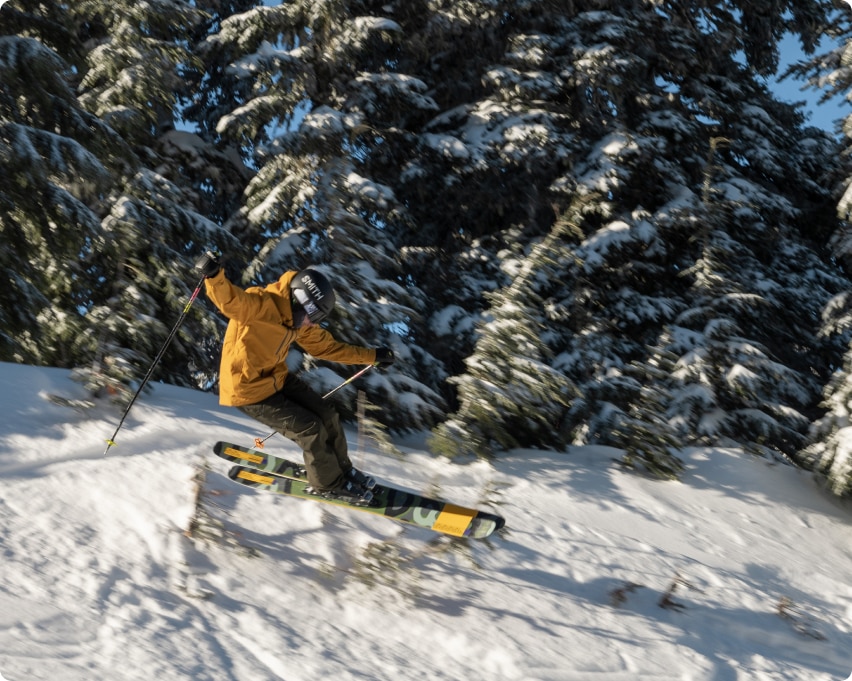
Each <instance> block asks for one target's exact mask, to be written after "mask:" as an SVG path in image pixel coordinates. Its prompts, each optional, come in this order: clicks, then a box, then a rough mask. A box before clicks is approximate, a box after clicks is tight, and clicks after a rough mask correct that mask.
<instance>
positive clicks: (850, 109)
mask: <svg viewBox="0 0 852 681" xmlns="http://www.w3.org/2000/svg"><path fill="white" fill-rule="evenodd" d="M827 49H828V48H825V49H820V50H818V53H821V52H823V51H827ZM805 58H806V55H805V54H804V53H803V52H802V50H801V47H800V46H799V44H798V42H797V41H796V40H794V39H792V38H788V39H786V40H785V41H783V42H782V47H781V61H782V64H783V65H784V66H785V67H786V65H788V64H792V63H795V62H797V61H801V60H803V59H805ZM802 86H803V83H802V81H799V80H793V79H792V78H788V79H787V80H785V81H783V82H781V83H776V84H774V89H775V91H776V92H777V93H778V95H779V98H780V99H782V100H783V101H787V102H805V110H806V112H807V113H809V114H810V118H809V120H808V122H809V123H810V124H811V125H815V126H817V127H819V128H822V129H824V130H827V131H828V132H831V133H833V132H834V131H835V122H836V121H837V120H838V119H842V118H846V117H847V116H848V115H850V114H852V104H850V103H849V102H848V101H846V98H845V97H844V96H842V95H841V96H838V97H834V98H832V99H830V100H829V101H827V102H824V103H822V104H820V103H819V98H820V95H821V92H818V91H816V90H812V89H805V90H802V89H801V88H802Z"/></svg>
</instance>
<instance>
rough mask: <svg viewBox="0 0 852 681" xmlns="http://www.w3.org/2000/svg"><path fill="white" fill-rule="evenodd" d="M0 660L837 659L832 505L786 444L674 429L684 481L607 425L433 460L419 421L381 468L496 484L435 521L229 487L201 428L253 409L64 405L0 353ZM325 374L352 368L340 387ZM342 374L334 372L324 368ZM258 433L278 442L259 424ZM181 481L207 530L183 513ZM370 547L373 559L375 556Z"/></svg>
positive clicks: (701, 670)
mask: <svg viewBox="0 0 852 681" xmlns="http://www.w3.org/2000/svg"><path fill="white" fill-rule="evenodd" d="M0 375H2V379H3V385H4V390H3V393H2V395H0V407H2V413H3V414H4V419H3V421H2V426H1V427H2V445H0V490H1V491H0V551H2V557H3V561H2V567H1V568H0V675H2V677H3V678H4V679H6V680H8V681H25V680H26V681H29V680H33V679H51V680H53V679H62V680H63V681H65V680H67V681H76V680H78V679H79V680H83V679H86V680H87V681H88V680H90V679H117V680H125V679H126V680H135V679H140V680H141V679H145V680H146V681H148V680H150V679H157V680H158V681H175V680H178V679H181V680H184V679H193V680H202V681H203V680H208V679H209V680H213V679H215V680H216V681H222V680H226V679H234V680H238V681H242V680H245V681H258V680H261V681H263V680H267V679H268V680H274V679H287V680H288V681H298V680H301V679H305V680H308V679H319V678H335V679H341V680H344V679H366V680H371V679H376V680H384V679H388V678H402V677H406V678H409V677H410V678H418V679H430V680H431V679H437V680H443V679H447V680H449V679H466V680H471V681H474V680H478V679H482V680H486V679H487V680H488V681H493V680H495V679H501V680H503V679H506V680H518V681H521V680H524V681H531V680H540V681H562V680H570V681H600V680H603V679H606V680H607V681H627V680H630V681H636V680H639V681H642V680H645V679H665V680H675V679H677V680H679V681H685V680H689V681H702V680H708V681H709V680H711V679H712V680H719V679H725V680H731V681H746V680H749V681H753V680H758V681H770V680H771V681H775V680H778V681H781V680H782V679H783V680H785V681H791V680H792V681H796V680H802V681H805V680H807V681H829V680H832V681H834V680H836V681H840V680H841V679H847V678H848V677H849V676H850V671H852V550H850V540H849V537H850V530H852V513H850V511H852V508H850V504H849V503H847V502H843V501H839V500H837V499H835V498H832V497H830V496H829V495H827V494H825V493H824V492H823V491H821V490H820V489H819V488H818V487H817V486H816V485H815V483H813V482H812V480H811V478H810V476H808V475H807V474H806V473H803V472H801V471H798V470H796V469H794V468H792V467H787V466H783V465H779V464H774V463H771V462H768V461H765V460H762V459H757V458H752V457H749V456H746V455H744V454H743V453H742V452H741V451H737V450H724V449H701V448H696V449H693V450H690V451H687V452H685V453H684V454H683V459H684V461H685V464H686V473H685V474H684V477H683V480H682V482H660V481H655V480H652V479H648V478H645V477H641V476H637V475H635V474H631V473H627V472H624V471H622V470H621V469H620V468H619V467H617V466H614V465H612V459H613V458H617V457H618V456H619V452H618V451H616V450H610V449H606V448H602V447H578V448H572V449H571V450H570V451H568V452H562V453H561V452H552V451H531V450H523V451H513V452H510V453H507V454H505V455H503V456H500V457H498V458H497V459H496V460H495V461H494V462H492V463H488V462H485V461H476V462H467V463H451V462H448V461H447V460H443V459H436V458H434V457H432V456H431V455H429V454H427V453H426V452H425V449H424V445H423V442H424V436H423V435H422V434H417V435H411V436H408V437H407V438H405V439H399V438H397V439H396V444H397V445H398V447H399V449H400V450H401V451H403V452H404V456H403V457H402V458H396V457H394V456H391V455H385V454H382V453H380V452H379V451H378V450H377V449H373V448H371V447H369V446H368V445H366V444H365V445H363V446H359V445H358V440H359V438H358V436H357V434H356V433H355V431H354V430H353V431H352V432H351V433H350V446H351V449H352V453H353V458H354V459H355V461H356V465H360V466H361V467H362V468H364V469H365V470H368V471H369V472H371V473H373V474H375V475H376V476H378V477H379V478H380V479H385V480H388V481H392V482H395V483H397V484H399V485H402V486H405V487H408V488H415V489H421V490H423V491H429V492H431V493H433V494H440V495H441V496H443V497H445V498H448V499H450V500H452V501H454V502H456V503H459V504H471V505H476V506H477V507H483V508H493V509H495V510H497V511H498V512H499V513H501V514H502V515H504V516H505V517H506V519H507V529H506V530H505V532H504V533H501V534H500V535H498V536H496V537H493V538H492V539H489V540H485V541H465V540H455V539H451V538H447V537H443V536H441V535H437V534H435V533H432V532H429V531H427V530H422V529H418V528H410V527H404V526H402V525H398V524H396V523H394V522H393V521H390V520H386V519H382V518H374V517H372V516H369V515H367V514H364V513H358V512H356V511H349V510H345V509H337V508H334V507H330V506H328V505H325V504H320V503H314V502H308V501H301V500H294V499H287V498H284V497H279V496H275V495H271V494H265V493H260V492H256V491H254V490H251V489H247V488H244V487H239V486H237V485H235V484H233V483H231V482H230V481H229V480H228V479H227V478H225V477H224V475H223V472H224V471H225V470H226V469H227V464H226V463H225V462H223V461H221V460H220V459H218V458H216V457H215V456H213V455H212V453H211V452H210V447H211V445H212V444H213V442H214V441H215V440H217V439H229V440H233V441H237V442H242V443H245V444H251V442H252V441H253V439H254V437H256V436H265V435H266V434H267V432H266V431H265V428H264V427H261V426H259V425H257V424H255V423H254V422H253V421H251V420H250V419H248V418H247V417H245V416H243V415H242V414H241V413H240V412H239V411H237V410H235V409H228V408H224V407H220V406H219V405H218V404H217V401H216V398H215V396H213V395H209V394H205V393H201V392H198V391H193V390H189V389H185V388H176V387H173V386H167V385H155V386H154V387H153V390H152V391H151V392H150V393H146V394H144V395H142V396H141V397H140V399H139V400H138V401H137V403H136V405H135V406H134V407H133V409H132V410H131V412H130V414H129V416H128V418H127V420H126V422H125V424H124V426H123V429H122V430H121V431H120V432H119V434H118V437H117V438H116V441H117V443H118V444H117V446H115V447H112V448H111V449H110V450H109V454H108V455H107V456H104V455H103V452H104V447H105V442H104V441H105V439H106V438H107V437H109V436H110V435H111V434H112V432H113V431H114V429H115V426H116V424H117V422H118V419H119V417H120V413H118V412H116V411H115V407H110V406H108V405H107V404H102V403H101V402H100V401H99V400H95V402H96V406H94V407H92V408H90V409H87V410H81V411H75V410H74V409H71V408H68V407H62V406H58V405H56V404H54V403H52V402H49V401H48V400H47V399H45V397H46V396H47V395H48V394H60V395H65V396H67V397H82V396H83V394H82V392H81V388H80V387H79V386H78V385H77V384H75V383H73V382H72V381H71V380H70V379H69V372H67V371H64V370H60V369H45V368H33V367H27V366H22V365H14V364H0ZM345 390H348V388H347V389H345ZM346 394H348V395H349V397H350V398H353V399H354V393H353V392H350V393H346ZM266 446H267V448H268V449H269V450H270V451H274V452H278V453H281V454H284V455H289V456H293V457H297V456H298V452H296V451H295V450H294V448H293V446H292V445H291V444H290V443H289V442H286V441H284V440H283V439H282V438H280V436H276V437H274V438H272V439H270V440H269V441H268V442H267V445H266ZM201 465H207V466H209V468H210V469H211V470H210V471H208V472H207V474H206V481H204V482H203V483H202V485H201V488H200V489H201V496H200V498H201V499H202V504H203V508H204V509H205V510H206V512H207V513H208V514H209V517H210V518H212V519H214V520H215V521H218V523H220V526H219V530H218V533H217V532H215V531H211V528H212V530H215V528H216V527H217V526H216V525H215V523H213V522H212V521H207V524H206V525H205V527H207V528H208V532H207V534H206V535H205V536H207V537H208V538H207V539H204V538H202V537H201V536H198V538H196V539H195V540H191V539H189V538H188V537H187V536H185V534H184V530H186V528H187V527H188V523H189V519H190V517H191V515H192V513H193V507H194V499H195V496H194V495H195V484H196V483H195V482H194V481H193V476H194V475H196V473H197V469H198V467H199V466H201ZM379 566H384V567H385V570H384V571H379V569H378V568H379Z"/></svg>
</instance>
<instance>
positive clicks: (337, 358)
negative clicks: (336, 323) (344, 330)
mask: <svg viewBox="0 0 852 681" xmlns="http://www.w3.org/2000/svg"><path fill="white" fill-rule="evenodd" d="M296 342H297V343H298V344H299V346H300V347H301V348H302V349H303V350H305V351H306V352H308V353H310V354H311V355H312V356H314V357H316V358H317V359H327V360H329V361H331V362H340V363H341V364H375V363H376V353H377V351H376V349H374V348H364V347H361V346H359V345H350V344H348V343H341V342H340V341H338V340H335V338H334V336H332V335H331V334H330V333H329V332H328V331H326V330H325V329H323V328H322V327H320V326H311V327H308V328H304V329H301V330H300V331H299V335H298V336H297V338H296Z"/></svg>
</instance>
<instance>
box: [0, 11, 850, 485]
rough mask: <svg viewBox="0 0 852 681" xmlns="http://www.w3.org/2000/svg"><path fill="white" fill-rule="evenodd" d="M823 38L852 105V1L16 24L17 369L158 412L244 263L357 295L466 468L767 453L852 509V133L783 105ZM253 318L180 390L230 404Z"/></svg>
mask: <svg viewBox="0 0 852 681" xmlns="http://www.w3.org/2000/svg"><path fill="white" fill-rule="evenodd" d="M791 36H792V37H793V38H795V40H796V41H797V42H798V43H799V44H800V45H801V48H802V50H803V53H804V54H805V55H807V58H806V59H805V60H804V61H801V62H798V63H796V64H795V65H794V66H793V67H792V68H791V69H790V70H789V73H788V77H790V78H798V79H800V80H801V81H802V82H803V83H806V84H808V85H809V87H811V88H814V89H816V90H818V91H820V92H823V93H825V96H826V97H828V96H836V95H838V94H840V95H844V94H845V93H847V92H849V91H850V88H852V40H851V39H852V12H850V11H849V8H848V7H846V5H845V3H842V2H839V1H835V0H831V1H827V0H822V1H817V0H783V1H780V2H766V0H763V1H761V2H751V1H748V0H718V1H716V0H700V1H697V2H696V1H690V2H684V1H681V0H629V1H624V0H620V1H618V2H616V1H612V0H382V2H372V1H371V0H356V1H345V0H284V1H281V0H264V1H262V2H259V1H258V0H188V1H184V0H142V1H140V0H112V2H105V1H104V0H75V1H74V2H65V1H60V2H47V1H40V0H32V1H30V0H9V2H6V3H5V4H3V5H2V9H0V155H2V156H0V161H2V162H0V179H2V181H0V239H2V246H3V247H2V249H0V271H1V272H2V276H3V286H2V287H0V361H4V362H16V363H27V364H33V365H39V366H54V367H63V368H68V369H73V370H74V372H75V375H76V376H78V377H79V379H80V380H81V381H83V382H84V383H85V384H86V385H87V386H88V388H89V389H90V390H91V391H92V392H93V393H96V392H99V391H106V392H108V393H109V394H113V395H117V396H119V397H120V396H122V395H124V396H126V395H127V392H128V391H129V390H132V389H133V388H134V386H136V385H138V384H139V382H140V380H142V378H143V376H144V375H145V374H146V372H147V371H148V369H149V367H150V366H151V363H152V361H153V360H154V359H155V357H156V356H157V354H158V351H159V350H160V348H161V347H162V346H163V343H164V341H166V339H167V337H168V336H169V333H170V330H171V329H172V326H173V324H174V323H175V321H176V320H177V319H178V317H179V315H180V314H181V311H182V310H184V308H185V306H186V305H187V301H188V300H189V299H190V296H191V295H192V293H193V290H194V289H195V287H196V286H197V285H198V273H197V272H196V271H194V270H193V265H194V263H195V262H196V261H197V259H198V258H199V256H200V255H201V254H202V253H203V252H204V251H206V250H207V249H217V250H219V251H221V253H222V254H223V258H224V262H225V269H226V273H227V274H228V276H229V278H230V279H231V280H232V281H234V282H235V283H238V284H239V285H241V286H244V287H248V286H252V285H262V284H266V283H269V282H271V281H274V280H275V279H277V278H278V277H279V276H280V275H281V273H283V272H284V271H287V270H293V269H302V268H304V267H307V266H315V267H317V268H318V269H320V270H321V271H322V272H324V273H325V274H327V275H328V277H329V279H330V280H331V281H332V282H333V283H334V285H335V289H336V292H337V308H336V310H335V312H334V314H333V315H332V316H331V317H330V319H329V320H328V322H327V326H328V328H329V329H330V330H331V331H332V333H333V334H334V335H335V337H336V338H338V339H339V340H343V341H346V342H350V343H355V344H359V345H366V346H369V347H376V346H389V347H391V348H393V350H394V352H395V354H396V356H397V361H396V363H395V364H394V366H393V367H391V368H390V369H388V370H386V371H381V372H379V371H371V372H368V373H367V374H366V375H365V376H364V377H363V378H362V379H359V382H358V383H357V385H358V386H359V387H360V388H361V389H362V390H363V391H364V392H365V393H366V396H367V399H368V401H369V403H370V404H371V405H372V406H373V407H374V412H373V413H374V414H375V418H376V419H377V421H378V422H379V423H381V424H383V426H385V427H386V428H388V429H390V430H391V431H396V432H407V431H421V430H427V431H431V438H430V446H431V447H432V449H433V450H434V451H436V452H438V453H442V454H446V455H450V456H471V455H473V456H479V457H490V456H495V455H499V453H500V452H501V451H505V450H507V449H512V448H537V447H541V448H549V449H557V450H560V449H564V448H566V447H568V446H570V445H574V444H599V445H608V446H611V447H612V448H613V451H615V452H617V454H616V455H615V456H617V457H620V458H619V461H620V463H621V464H622V465H624V466H627V467H631V468H636V469H639V470H641V471H646V472H650V473H651V474H654V475H659V476H662V477H677V476H678V475H679V473H680V471H681V469H682V463H681V459H680V458H679V457H678V452H679V451H680V450H682V449H683V448H686V447H691V446H717V447H735V448H742V449H743V450H745V451H746V452H749V453H751V454H754V455H757V456H764V457H771V458H775V459H777V460H779V461H784V462H787V463H792V464H794V465H797V466H800V467H803V468H806V469H808V470H810V471H813V473H814V474H815V475H817V476H818V477H819V478H820V479H821V480H823V481H824V483H825V484H826V486H827V487H828V488H829V489H831V490H832V491H833V492H834V493H836V494H838V495H852V448H850V447H849V445H848V444H846V443H849V442H852V438H850V433H852V430H850V428H852V424H850V418H849V412H850V408H852V350H850V340H852V299H850V291H852V282H850V277H852V231H850V220H852V217H850V214H851V213H852V190H850V184H852V163H850V159H849V154H848V151H849V147H850V139H852V114H851V115H850V117H849V118H848V119H847V120H846V121H843V120H838V124H837V130H835V131H834V133H833V134H832V133H831V132H827V131H825V130H822V129H819V128H817V127H814V126H812V125H810V124H809V123H808V120H807V118H806V116H805V114H804V113H803V111H802V107H801V105H797V104H794V103H789V102H785V101H781V100H780V99H779V98H778V96H777V95H776V94H775V93H774V92H773V91H772V89H771V88H770V87H769V83H770V81H771V80H772V79H773V78H776V77H778V76H780V75H782V71H783V69H782V67H781V65H780V64H781V59H780V54H779V45H780V43H781V41H782V40H784V39H789V38H790V37H791ZM226 321H227V320H225V319H224V318H222V317H221V315H219V314H218V312H217V311H216V310H215V308H214V307H213V306H212V304H210V303H209V302H207V301H206V300H205V299H204V296H203V294H202V295H201V296H200V297H199V298H198V300H197V302H196V303H195V304H194V305H192V306H191V307H190V308H189V311H188V313H187V315H186V318H185V320H184V321H183V323H182V324H181V325H180V328H179V329H178V331H177V333H176V335H175V336H174V338H173V340H172V342H171V343H170V345H169V346H168V350H167V352H165V353H164V354H163V356H162V358H161V360H160V361H159V362H158V363H157V365H156V368H155V371H154V374H153V378H154V380H156V381H163V382H167V383H172V384H176V385H181V386H191V387H196V388H198V389H203V390H213V391H215V390H216V380H217V371H218V357H219V349H220V343H221V339H222V336H223V333H224V329H225V325H226ZM291 355H292V356H291V360H292V361H293V363H294V366H293V368H294V369H298V370H301V371H304V372H306V373H307V374H308V376H309V379H310V380H311V382H312V383H314V384H315V385H317V386H318V388H319V389H322V388H323V387H327V388H328V389H330V388H331V387H334V386H335V385H337V384H339V383H340V382H341V381H342V380H344V379H345V378H347V377H348V376H349V375H351V373H352V368H351V367H345V366H341V365H336V364H330V363H324V362H318V361H316V360H314V359H313V358H311V357H309V356H307V355H303V354H301V353H291ZM336 397H339V398H340V399H339V404H338V406H339V407H340V409H341V410H343V412H344V413H345V414H346V415H347V416H349V417H351V416H353V414H352V410H353V407H352V405H351V403H352V402H353V400H352V393H351V392H348V391H341V393H340V394H339V395H337V396H336Z"/></svg>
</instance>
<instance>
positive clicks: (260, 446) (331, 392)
mask: <svg viewBox="0 0 852 681" xmlns="http://www.w3.org/2000/svg"><path fill="white" fill-rule="evenodd" d="M374 366H376V365H375V364H368V365H367V366H365V367H364V368H363V369H361V371H359V372H357V373H356V374H355V375H353V376H350V377H349V378H347V379H346V380H345V381H343V383H341V384H340V385H339V386H337V387H336V388H334V389H332V390H329V391H328V392H327V393H326V394H325V395H323V396H322V399H325V398H327V397H330V396H331V395H334V393H336V392H337V391H338V390H340V389H341V388H343V387H345V386H347V385H349V384H350V383H352V381H354V380H355V379H356V378H358V377H359V376H363V375H364V374H366V373H367V372H368V371H369V370H370V369H372V368H373V367H374ZM277 432H278V431H277V430H273V431H272V432H271V433H270V434H269V435H267V436H266V437H265V438H263V439H262V440H261V439H260V438H259V437H256V438H255V439H254V446H255V449H263V443H264V442H266V441H267V440H268V439H269V438H271V437H272V436H273V435H275V433H277Z"/></svg>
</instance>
